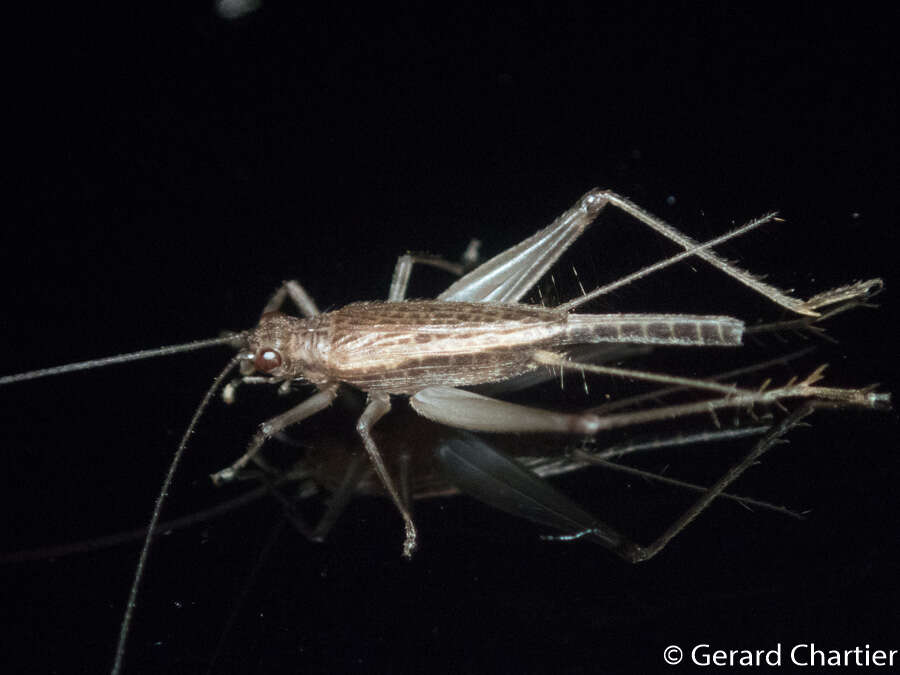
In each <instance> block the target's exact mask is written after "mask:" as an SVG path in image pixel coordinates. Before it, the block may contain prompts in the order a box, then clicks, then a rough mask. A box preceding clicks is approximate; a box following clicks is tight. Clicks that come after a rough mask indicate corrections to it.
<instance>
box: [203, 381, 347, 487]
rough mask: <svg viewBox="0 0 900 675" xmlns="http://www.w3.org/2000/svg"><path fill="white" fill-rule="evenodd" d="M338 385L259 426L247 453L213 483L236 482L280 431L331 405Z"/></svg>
mask: <svg viewBox="0 0 900 675" xmlns="http://www.w3.org/2000/svg"><path fill="white" fill-rule="evenodd" d="M337 390H338V385H337V384H330V385H326V386H323V387H322V388H321V389H320V390H319V391H318V392H316V393H315V394H313V395H312V396H310V397H309V398H308V399H306V400H305V401H303V403H301V404H300V405H297V406H294V407H293V408H291V409H290V410H288V411H287V412H283V413H281V414H280V415H278V416H277V417H273V418H272V419H270V420H268V421H266V422H263V423H262V424H260V425H259V430H258V431H257V432H256V433H255V434H254V435H253V438H252V439H250V443H249V445H248V446H247V452H245V453H244V454H243V455H241V456H240V458H238V460H237V461H236V462H235V463H234V464H232V465H231V466H229V467H227V468H225V469H222V470H221V471H218V472H216V473H214V474H213V475H212V476H211V478H212V480H213V483H215V484H216V485H220V484H221V483H226V482H228V481H231V480H234V477H235V475H236V474H237V472H238V471H240V470H241V469H242V468H244V467H245V466H247V464H248V463H250V462H251V461H253V460H254V458H255V456H256V454H257V453H258V452H259V450H260V448H261V447H262V446H263V443H265V442H266V441H267V440H269V439H270V438H271V437H272V436H274V435H275V434H277V433H278V432H280V431H283V430H284V429H286V428H287V427H289V426H291V425H292V424H296V423H297V422H302V421H303V420H305V419H306V418H307V417H311V416H313V415H315V414H316V413H317V412H320V411H322V410H324V409H325V408H327V407H328V406H330V405H331V402H332V401H334V397H335V396H336V395H337Z"/></svg>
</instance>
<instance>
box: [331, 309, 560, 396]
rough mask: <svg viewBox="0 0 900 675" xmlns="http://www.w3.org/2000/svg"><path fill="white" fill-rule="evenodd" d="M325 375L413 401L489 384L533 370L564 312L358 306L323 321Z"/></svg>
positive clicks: (554, 337) (552, 340) (555, 335)
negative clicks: (430, 392)
mask: <svg viewBox="0 0 900 675" xmlns="http://www.w3.org/2000/svg"><path fill="white" fill-rule="evenodd" d="M322 319H323V322H322V329H324V331H323V332H324V334H323V335H322V336H321V338H320V346H321V348H322V352H323V356H324V358H325V360H326V362H327V370H328V372H329V375H330V376H331V377H332V378H333V379H334V380H338V381H341V382H347V383H348V384H352V385H354V386H356V387H359V388H360V389H363V390H367V391H368V390H378V391H384V392H388V393H397V394H400V393H407V394H409V393H415V392H417V391H420V390H421V389H424V388H425V387H429V386H433V385H444V386H464V385H474V384H481V383H484V382H496V381H499V380H504V379H506V378H509V377H512V376H514V375H518V374H520V373H523V372H527V371H529V370H533V369H534V368H535V367H537V366H536V364H534V363H533V361H532V359H531V355H532V353H533V352H534V350H535V349H539V348H546V347H548V346H552V345H555V344H558V343H559V342H560V339H561V336H562V335H563V334H564V333H565V330H566V322H567V319H568V316H567V314H566V313H565V312H561V311H558V310H553V309H546V308H543V307H535V306H527V305H510V304H501V303H487V302H485V303H469V302H440V301H427V300H426V301H410V302H363V303H354V304H352V305H347V306H346V307H344V308H342V309H339V310H336V311H334V312H330V313H329V314H327V315H325V316H323V317H322Z"/></svg>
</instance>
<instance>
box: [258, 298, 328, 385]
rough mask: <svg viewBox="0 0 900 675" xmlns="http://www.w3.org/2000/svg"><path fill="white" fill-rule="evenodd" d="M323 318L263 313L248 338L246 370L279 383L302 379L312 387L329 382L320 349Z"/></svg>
mask: <svg viewBox="0 0 900 675" xmlns="http://www.w3.org/2000/svg"><path fill="white" fill-rule="evenodd" d="M322 318H323V317H318V316H317V317H313V318H311V319H298V318H296V317H293V316H287V315H286V314H281V313H280V312H269V313H267V314H264V315H263V316H262V318H260V320H259V325H258V326H257V327H256V328H255V329H254V330H253V331H252V332H251V333H250V336H249V337H248V339H247V352H246V354H245V359H246V361H245V362H246V363H248V364H249V365H250V368H249V369H251V370H255V371H258V372H261V373H265V374H267V375H271V376H272V377H273V378H276V379H280V380H281V379H298V378H302V379H305V380H308V381H310V382H312V383H315V384H322V383H325V382H328V381H330V378H329V376H328V373H327V371H326V369H325V368H324V361H323V357H322V348H321V346H320V343H321V341H322V340H321V338H322V334H323V330H322V326H321V324H322ZM245 370H247V368H245Z"/></svg>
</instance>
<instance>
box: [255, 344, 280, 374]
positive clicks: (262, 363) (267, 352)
mask: <svg viewBox="0 0 900 675" xmlns="http://www.w3.org/2000/svg"><path fill="white" fill-rule="evenodd" d="M280 365H281V354H279V353H278V352H277V351H275V350H274V349H260V350H259V351H258V352H256V356H255V357H254V359H253V367H254V368H256V369H257V370H258V371H260V372H263V373H270V372H272V371H273V370H275V369H276V368H277V367H278V366H280Z"/></svg>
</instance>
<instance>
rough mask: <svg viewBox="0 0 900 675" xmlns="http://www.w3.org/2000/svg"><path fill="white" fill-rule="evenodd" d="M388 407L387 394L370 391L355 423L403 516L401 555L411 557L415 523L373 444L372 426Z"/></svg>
mask: <svg viewBox="0 0 900 675" xmlns="http://www.w3.org/2000/svg"><path fill="white" fill-rule="evenodd" d="M390 409H391V399H390V398H389V397H388V395H387V394H382V393H370V394H369V402H368V404H367V405H366V409H365V410H364V411H363V414H362V415H360V417H359V420H358V421H357V423H356V431H357V432H358V433H359V435H360V437H361V438H362V441H363V445H365V446H366V452H367V453H368V454H369V459H370V460H371V462H372V466H374V467H375V472H376V473H377V474H378V477H379V478H380V479H381V482H382V484H383V485H384V487H385V488H386V489H387V491H388V493H389V494H390V495H391V499H393V500H394V505H395V506H396V507H397V510H398V511H400V515H402V516H403V522H404V525H405V526H406V539H405V541H404V542H403V555H404V556H405V557H407V558H410V557H412V552H413V551H414V550H415V549H416V537H417V534H416V526H415V523H413V519H412V514H411V513H410V512H409V508H408V507H407V505H406V503H405V502H404V501H403V499H401V498H400V491H399V490H397V486H396V485H394V481H393V480H392V479H391V476H390V474H389V473H388V471H387V468H386V467H385V465H384V459H382V457H381V453H380V452H378V446H376V445H375V441H374V439H373V438H372V427H373V426H375V423H376V422H378V420H380V419H381V418H382V417H384V415H385V414H386V413H387V412H389V411H390Z"/></svg>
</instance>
